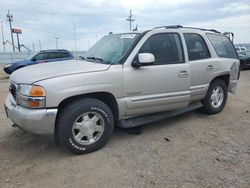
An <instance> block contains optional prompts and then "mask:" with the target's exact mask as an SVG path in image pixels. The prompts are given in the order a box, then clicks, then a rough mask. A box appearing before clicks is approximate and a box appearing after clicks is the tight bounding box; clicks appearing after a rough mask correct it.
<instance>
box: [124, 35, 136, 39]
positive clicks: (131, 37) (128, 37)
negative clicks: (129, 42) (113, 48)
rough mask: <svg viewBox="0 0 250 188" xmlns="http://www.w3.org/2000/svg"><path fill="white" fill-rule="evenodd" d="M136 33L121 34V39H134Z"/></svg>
mask: <svg viewBox="0 0 250 188" xmlns="http://www.w3.org/2000/svg"><path fill="white" fill-rule="evenodd" d="M135 35H136V34H123V35H121V37H120V39H133V38H135Z"/></svg>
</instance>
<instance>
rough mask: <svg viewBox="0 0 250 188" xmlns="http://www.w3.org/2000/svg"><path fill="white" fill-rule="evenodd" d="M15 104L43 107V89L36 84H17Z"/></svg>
mask: <svg viewBox="0 0 250 188" xmlns="http://www.w3.org/2000/svg"><path fill="white" fill-rule="evenodd" d="M17 104H19V105H21V106H24V107H28V108H44V107H45V90H44V89H43V87H41V86H37V85H27V84H20V85H19V86H18V93H17Z"/></svg>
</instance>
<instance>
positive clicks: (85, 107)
mask: <svg viewBox="0 0 250 188" xmlns="http://www.w3.org/2000/svg"><path fill="white" fill-rule="evenodd" d="M113 129H114V117H113V114H112V112H111V110H110V108H109V107H108V106H107V105H106V104H105V103H103V102H102V101H100V100H97V99H92V98H85V99H80V100H77V101H74V102H72V103H70V104H69V105H67V106H66V107H65V108H64V109H63V110H62V111H61V112H60V114H59V117H58V121H57V124H56V131H55V139H56V141H57V142H58V143H59V145H61V146H62V147H63V148H65V149H67V150H69V151H71V152H73V153H76V154H85V153H89V152H93V151H96V150H98V149H100V148H102V147H103V146H104V145H105V144H106V143H107V142H108V140H109V138H110V137H111V135H112V132H113ZM91 135H92V136H91Z"/></svg>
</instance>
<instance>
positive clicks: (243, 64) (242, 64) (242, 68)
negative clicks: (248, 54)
mask: <svg viewBox="0 0 250 188" xmlns="http://www.w3.org/2000/svg"><path fill="white" fill-rule="evenodd" d="M245 68H246V66H245V62H244V61H242V60H241V61H240V70H241V71H243V70H244V69H245Z"/></svg>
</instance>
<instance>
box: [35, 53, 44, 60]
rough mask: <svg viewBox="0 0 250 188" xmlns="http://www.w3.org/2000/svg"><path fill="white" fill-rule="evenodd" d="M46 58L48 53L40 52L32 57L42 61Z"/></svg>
mask: <svg viewBox="0 0 250 188" xmlns="http://www.w3.org/2000/svg"><path fill="white" fill-rule="evenodd" d="M44 59H46V55H45V54H44V53H39V54H37V55H35V56H34V57H33V58H32V60H35V61H40V60H44Z"/></svg>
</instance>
